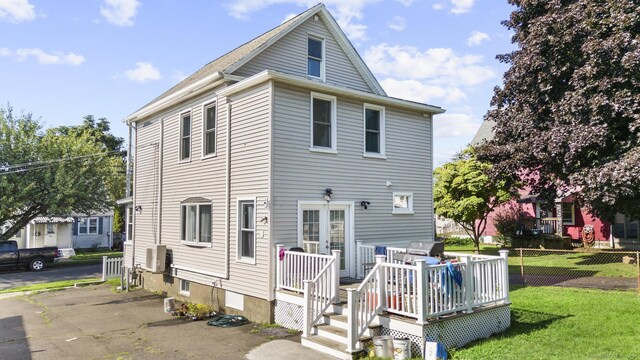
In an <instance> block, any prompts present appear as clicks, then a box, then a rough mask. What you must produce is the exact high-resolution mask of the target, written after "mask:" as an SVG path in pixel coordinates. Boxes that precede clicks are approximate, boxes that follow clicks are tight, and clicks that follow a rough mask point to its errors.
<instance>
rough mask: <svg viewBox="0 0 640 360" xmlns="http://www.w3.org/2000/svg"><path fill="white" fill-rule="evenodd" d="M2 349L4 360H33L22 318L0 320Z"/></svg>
mask: <svg viewBox="0 0 640 360" xmlns="http://www.w3.org/2000/svg"><path fill="white" fill-rule="evenodd" d="M0 349H1V350H0V353H1V357H2V358H3V359H13V360H31V359H32V358H31V350H30V349H29V340H28V339H27V334H26V332H25V330H24V323H23V321H22V316H11V317H7V318H0Z"/></svg>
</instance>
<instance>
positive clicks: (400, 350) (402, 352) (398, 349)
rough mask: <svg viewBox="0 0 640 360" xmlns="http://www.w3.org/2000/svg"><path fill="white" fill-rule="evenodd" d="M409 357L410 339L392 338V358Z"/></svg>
mask: <svg viewBox="0 0 640 360" xmlns="http://www.w3.org/2000/svg"><path fill="white" fill-rule="evenodd" d="M410 358H411V340H409V339H394V340H393V360H403V359H410Z"/></svg>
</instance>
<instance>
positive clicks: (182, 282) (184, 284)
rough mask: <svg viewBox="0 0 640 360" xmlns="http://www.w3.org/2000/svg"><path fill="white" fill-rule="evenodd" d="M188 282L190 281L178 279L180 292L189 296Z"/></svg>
mask: <svg viewBox="0 0 640 360" xmlns="http://www.w3.org/2000/svg"><path fill="white" fill-rule="evenodd" d="M190 284H191V283H190V282H189V281H188V280H182V279H180V294H182V295H186V296H189V295H190V291H189V285H190Z"/></svg>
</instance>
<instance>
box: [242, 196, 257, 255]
mask: <svg viewBox="0 0 640 360" xmlns="http://www.w3.org/2000/svg"><path fill="white" fill-rule="evenodd" d="M255 208H256V203H255V201H254V200H241V201H238V212H239V213H238V246H239V249H238V258H239V259H241V260H250V261H253V260H254V259H255V256H256V254H255V251H256V250H255V249H256V243H255V238H256V213H255Z"/></svg>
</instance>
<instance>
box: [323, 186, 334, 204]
mask: <svg viewBox="0 0 640 360" xmlns="http://www.w3.org/2000/svg"><path fill="white" fill-rule="evenodd" d="M332 195H333V190H331V189H330V188H326V189H324V196H322V198H323V199H324V200H325V201H326V202H330V201H331V197H332Z"/></svg>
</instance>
